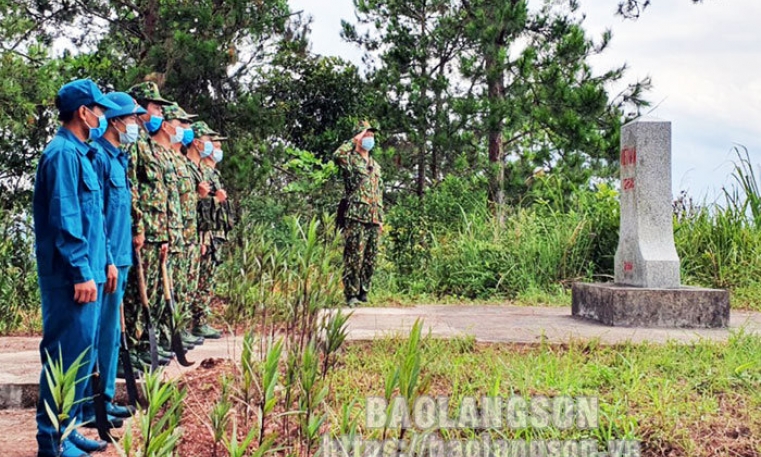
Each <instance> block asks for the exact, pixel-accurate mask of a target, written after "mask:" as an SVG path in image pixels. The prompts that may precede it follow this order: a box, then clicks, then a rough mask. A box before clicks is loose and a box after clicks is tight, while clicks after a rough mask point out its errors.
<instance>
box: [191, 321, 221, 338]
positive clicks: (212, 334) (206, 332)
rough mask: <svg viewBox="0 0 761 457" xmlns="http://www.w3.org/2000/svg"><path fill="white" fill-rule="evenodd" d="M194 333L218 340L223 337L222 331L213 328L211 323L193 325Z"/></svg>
mask: <svg viewBox="0 0 761 457" xmlns="http://www.w3.org/2000/svg"><path fill="white" fill-rule="evenodd" d="M193 335H194V336H199V337H201V338H204V339H208V340H218V339H220V338H222V332H220V331H219V330H217V329H215V328H213V327H212V326H210V325H209V324H203V325H201V326H196V327H193Z"/></svg>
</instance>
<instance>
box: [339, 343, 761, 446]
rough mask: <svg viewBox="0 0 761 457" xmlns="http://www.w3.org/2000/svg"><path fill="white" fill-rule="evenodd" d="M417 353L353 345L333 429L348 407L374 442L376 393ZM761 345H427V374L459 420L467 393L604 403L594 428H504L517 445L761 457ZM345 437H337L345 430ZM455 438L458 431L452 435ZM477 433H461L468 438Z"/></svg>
mask: <svg viewBox="0 0 761 457" xmlns="http://www.w3.org/2000/svg"><path fill="white" fill-rule="evenodd" d="M406 351H407V349H406V348H405V344H404V343H403V341H402V340H399V339H385V340H378V341H374V342H370V343H357V344H351V345H349V346H347V347H346V352H345V354H344V355H343V357H342V363H341V365H340V366H339V367H338V369H337V370H335V371H334V372H333V373H331V375H330V376H329V377H328V382H329V385H330V392H331V393H330V395H329V397H328V399H327V403H328V405H329V406H330V407H331V408H335V412H334V414H332V415H331V417H333V418H334V419H333V420H332V422H331V427H332V429H333V430H334V431H337V430H340V424H339V422H338V418H339V417H340V414H338V411H340V407H341V405H351V404H357V405H360V406H358V407H356V408H355V411H354V415H355V419H357V418H358V419H359V432H360V434H361V435H363V436H364V437H365V438H368V437H373V436H376V435H377V434H378V433H379V432H378V431H377V430H368V429H366V428H365V427H364V413H365V412H364V410H363V408H364V405H365V403H366V400H365V399H366V398H367V397H368V396H378V397H383V396H384V391H383V385H384V382H385V381H384V380H385V379H386V377H387V375H388V373H389V372H391V371H393V370H395V369H396V367H397V366H399V359H400V357H404V355H405V353H406ZM759 352H761V338H759V337H753V336H748V335H743V334H735V335H734V336H733V337H732V338H731V339H730V341H729V342H727V343H714V342H701V343H697V344H693V345H681V344H676V343H674V344H667V345H648V344H644V345H630V344H627V345H617V346H601V345H598V344H597V343H596V342H594V341H593V342H587V343H584V342H577V343H573V344H570V345H564V346H552V345H546V344H545V345H535V346H524V345H498V346H497V345H485V344H477V343H476V342H475V341H474V340H472V339H455V340H434V339H427V338H426V339H424V340H423V343H422V348H421V353H420V357H421V363H420V365H421V367H422V372H421V373H420V376H421V377H430V386H429V387H428V389H427V391H426V392H424V393H425V394H428V395H432V396H435V395H446V396H448V397H450V402H449V404H450V407H451V408H454V410H451V412H450V414H451V415H452V416H454V417H457V416H456V411H455V410H456V408H457V405H459V404H460V402H461V400H462V398H463V397H465V396H474V397H476V398H481V397H483V396H486V395H489V394H490V393H491V394H494V393H497V395H498V396H500V397H506V396H509V395H511V394H514V395H521V396H526V397H529V396H537V395H546V396H550V397H555V396H558V395H570V396H572V397H579V396H596V397H598V398H599V404H600V408H599V428H597V429H594V430H575V429H572V430H569V431H559V430H556V429H528V430H513V429H509V428H503V429H501V430H497V431H494V432H493V433H495V434H502V435H503V436H505V437H507V438H512V439H556V438H558V439H588V438H591V439H596V440H598V441H599V442H604V441H607V440H612V439H636V440H640V441H641V442H642V450H643V455H645V456H660V455H668V456H690V457H700V456H714V455H716V456H719V455H721V456H731V455H748V456H750V455H759V454H761V438H759V437H761V363H760V362H759V359H758V354H759ZM336 433H337V432H336ZM449 433H450V434H451V433H452V432H451V431H450V432H449ZM475 433H476V431H475V430H463V431H459V432H455V433H454V436H458V437H460V438H463V437H468V436H472V435H474V434H475Z"/></svg>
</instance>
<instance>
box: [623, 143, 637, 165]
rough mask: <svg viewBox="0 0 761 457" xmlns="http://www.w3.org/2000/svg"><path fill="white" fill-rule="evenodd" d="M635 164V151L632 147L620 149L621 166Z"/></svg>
mask: <svg viewBox="0 0 761 457" xmlns="http://www.w3.org/2000/svg"><path fill="white" fill-rule="evenodd" d="M636 164H637V151H636V150H635V149H633V148H624V149H623V150H622V151H621V166H622V167H628V166H629V165H636Z"/></svg>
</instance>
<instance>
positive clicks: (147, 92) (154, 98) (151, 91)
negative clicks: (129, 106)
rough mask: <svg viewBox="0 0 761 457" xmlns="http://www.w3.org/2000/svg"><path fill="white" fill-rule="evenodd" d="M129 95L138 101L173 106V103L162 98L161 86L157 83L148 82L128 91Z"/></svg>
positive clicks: (136, 85)
mask: <svg viewBox="0 0 761 457" xmlns="http://www.w3.org/2000/svg"><path fill="white" fill-rule="evenodd" d="M127 93H128V94H129V95H131V96H132V97H134V98H135V99H136V100H138V101H143V100H145V101H148V102H153V103H158V104H159V105H171V104H172V102H170V101H169V100H167V99H165V98H164V97H162V96H161V93H160V92H159V86H157V85H156V83H155V82H152V81H146V82H142V83H140V84H135V85H134V86H132V87H130V88H129V89H127Z"/></svg>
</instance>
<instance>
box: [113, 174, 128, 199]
mask: <svg viewBox="0 0 761 457" xmlns="http://www.w3.org/2000/svg"><path fill="white" fill-rule="evenodd" d="M108 185H109V187H110V189H109V195H108V201H109V205H113V206H122V205H124V204H125V203H127V201H128V200H129V195H130V191H129V189H127V178H126V177H125V176H124V173H113V172H112V173H111V176H109V178H108Z"/></svg>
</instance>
